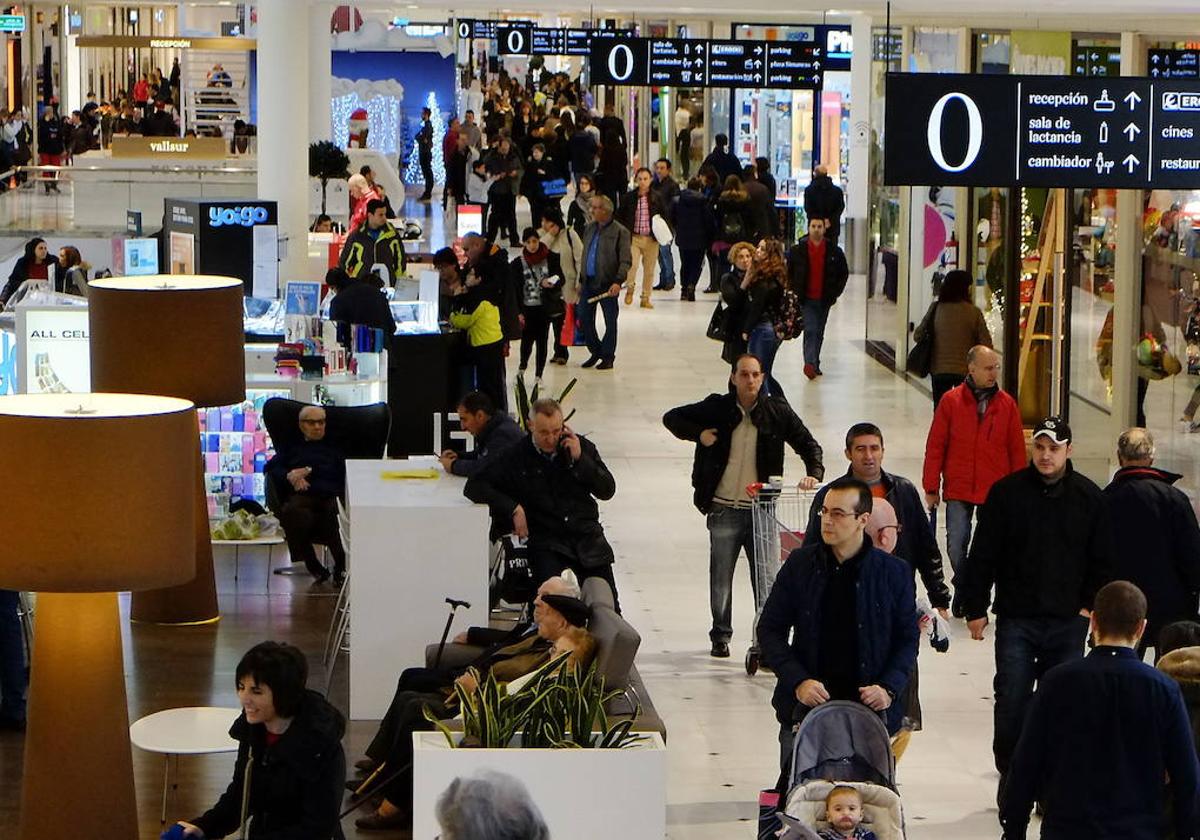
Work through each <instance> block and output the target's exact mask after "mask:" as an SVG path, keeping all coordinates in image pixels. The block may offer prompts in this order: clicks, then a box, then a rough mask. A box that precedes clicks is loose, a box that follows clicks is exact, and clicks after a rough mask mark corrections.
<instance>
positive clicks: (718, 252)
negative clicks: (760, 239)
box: [712, 175, 754, 277]
mask: <svg viewBox="0 0 1200 840" xmlns="http://www.w3.org/2000/svg"><path fill="white" fill-rule="evenodd" d="M753 215H754V209H753V208H752V207H751V206H750V196H749V194H748V193H747V192H746V189H745V187H744V186H742V179H741V178H739V177H738V176H737V175H730V176H729V177H728V178H726V179H725V182H724V184H723V186H722V189H721V193H720V195H718V196H717V200H716V216H717V231H716V234H715V235H714V239H713V244H712V252H713V254H714V255H715V256H716V258H717V261H718V266H717V267H718V271H719V273H717V274H716V275H714V276H716V277H720V276H721V275H722V274H724V273H725V272H726V271H728V270H729V262H728V260H727V256H728V253H729V247H730V246H731V245H733V243H735V242H741V241H743V240H747V239H748V240H750V241H751V242H753V241H754V240H753V239H752V238H751V236H752V233H751V227H752V226H751V224H750V219H751V218H752V217H753Z"/></svg>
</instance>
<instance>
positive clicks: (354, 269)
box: [339, 222, 408, 285]
mask: <svg viewBox="0 0 1200 840" xmlns="http://www.w3.org/2000/svg"><path fill="white" fill-rule="evenodd" d="M339 262H340V264H341V268H342V270H343V271H345V272H346V274H348V275H350V276H351V277H353V278H355V279H365V275H366V274H369V273H370V271H371V266H373V265H375V264H376V263H382V264H383V265H385V266H387V269H388V274H389V275H391V280H392V284H393V285H394V284H395V282H396V278H397V277H398V276H400V275H401V274H403V273H404V271H405V269H406V268H407V267H408V256H407V255H406V254H405V253H404V243H403V242H401V240H400V234H398V233H397V232H396V229H395V228H394V227H392V223H391V222H388V223H387V224H385V225H384V226H383V228H381V229H380V232H379V237H378V238H377V239H374V240H372V239H371V236H370V234H369V233H368V232H367V223H366V222H363V223H362V224H361V225H359V226H358V227H357V228H355V230H354V232H353V233H351V234H350V235H349V236H348V237H346V244H345V245H343V246H342V257H341V260H340V261H339Z"/></svg>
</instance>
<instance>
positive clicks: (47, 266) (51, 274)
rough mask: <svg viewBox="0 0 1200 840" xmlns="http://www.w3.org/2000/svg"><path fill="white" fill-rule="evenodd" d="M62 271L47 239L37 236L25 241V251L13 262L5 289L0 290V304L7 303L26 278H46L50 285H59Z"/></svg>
mask: <svg viewBox="0 0 1200 840" xmlns="http://www.w3.org/2000/svg"><path fill="white" fill-rule="evenodd" d="M60 271H61V268H60V266H59V264H58V260H56V259H55V258H54V257H52V256H50V249H49V247H47V245H46V240H45V239H42V238H41V237H40V236H35V237H34V238H33V239H30V240H29V241H28V242H26V243H25V253H24V254H22V255H21V256H20V257H18V258H17V261H16V263H14V264H13V270H12V273H11V274H9V275H8V282H7V283H6V284H5V285H4V291H2V292H0V306H4V305H5V304H7V303H8V299H9V298H11V297H12V296H13V294H14V293H15V292H16V291H17V289H19V288H20V287H21V284H22V283H24V282H25V281H26V280H45V281H46V284H47V286H48V287H53V286H54V285H57V280H58V275H59V273H60Z"/></svg>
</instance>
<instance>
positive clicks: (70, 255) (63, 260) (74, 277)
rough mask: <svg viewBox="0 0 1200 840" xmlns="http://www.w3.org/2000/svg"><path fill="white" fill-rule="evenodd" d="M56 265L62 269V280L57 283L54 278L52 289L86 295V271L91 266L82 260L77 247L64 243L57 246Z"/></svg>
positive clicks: (70, 293)
mask: <svg viewBox="0 0 1200 840" xmlns="http://www.w3.org/2000/svg"><path fill="white" fill-rule="evenodd" d="M58 265H59V268H60V269H61V270H62V271H61V274H62V282H61V283H59V282H58V280H57V279H56V280H55V282H54V291H56V292H65V293H66V294H68V295H80V296H81V297H87V292H88V276H87V273H88V270H89V269H90V268H91V266H90V265H89V264H88V263H85V262H84V261H83V257H82V256H81V255H80V253H79V249H78V248H76V247H75V246H74V245H64V246H63V247H61V248H59V249H58Z"/></svg>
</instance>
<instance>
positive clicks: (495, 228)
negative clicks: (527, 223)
mask: <svg viewBox="0 0 1200 840" xmlns="http://www.w3.org/2000/svg"><path fill="white" fill-rule="evenodd" d="M488 204H489V207H490V209H489V211H488V223H487V238H488V239H490V240H491V241H492V242H495V241H496V235H497V234H501V235H507V236H508V241H509V244H511V245H512V246H513V247H514V248H515V247H517V246H518V245H520V244H521V239H520V234H518V233H517V197H516V196H515V195H513V194H512V193H492V194H491V195H490V196H489V202H488Z"/></svg>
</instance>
